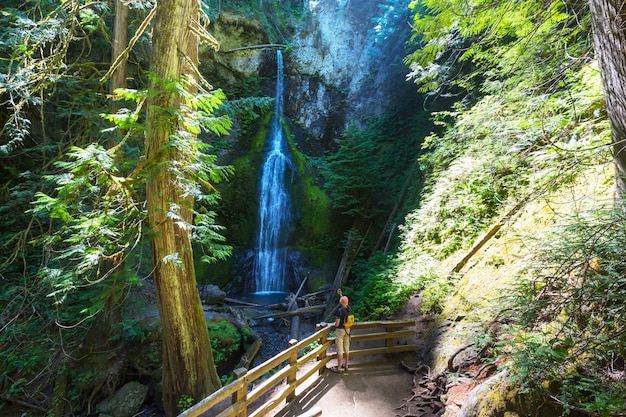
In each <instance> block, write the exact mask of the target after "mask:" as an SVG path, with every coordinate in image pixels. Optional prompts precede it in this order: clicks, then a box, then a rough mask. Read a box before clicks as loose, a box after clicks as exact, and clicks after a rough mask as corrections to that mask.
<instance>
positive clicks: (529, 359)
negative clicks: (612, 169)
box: [500, 206, 626, 415]
mask: <svg viewBox="0 0 626 417" xmlns="http://www.w3.org/2000/svg"><path fill="white" fill-rule="evenodd" d="M625 213H626V212H625V211H624V207H622V206H618V207H616V208H615V209H613V210H603V211H602V210H596V211H594V212H591V213H582V214H581V215H579V216H577V217H575V218H571V219H566V220H564V221H562V222H560V223H559V224H556V225H555V226H554V227H553V228H552V229H551V230H550V231H549V233H548V236H546V237H544V238H543V239H542V242H544V245H543V246H544V248H543V250H542V251H541V254H540V256H539V257H537V258H536V259H535V263H534V268H533V269H532V270H531V271H528V273H527V274H525V275H524V276H521V277H519V279H518V287H517V291H516V292H515V293H514V294H515V296H514V297H512V298H511V304H510V305H509V306H510V307H511V308H512V314H511V315H510V317H511V319H512V320H513V322H514V326H513V327H511V328H509V329H508V330H509V331H508V332H507V337H506V338H504V339H503V340H502V341H501V343H500V345H501V347H502V349H504V350H506V351H507V355H511V356H512V357H513V359H514V361H513V362H512V363H511V366H510V369H511V372H512V374H513V376H514V378H515V381H517V382H518V383H519V384H520V386H521V387H523V388H524V389H526V390H534V391H540V392H544V391H545V386H546V385H547V384H552V383H554V382H557V381H558V384H559V390H558V393H557V394H556V397H557V398H558V399H559V401H560V402H561V403H562V404H563V405H564V406H565V407H566V408H569V407H572V408H573V407H576V408H581V409H585V410H587V411H589V412H592V413H600V414H601V415H609V414H610V413H623V412H624V411H625V410H624V408H623V407H624V404H625V403H626V397H625V391H624V388H626V383H625V382H624V379H623V376H622V377H619V371H618V372H617V373H616V371H617V370H618V369H623V367H624V363H626V355H625V352H624V346H625V343H626V278H625V276H626V275H625V274H624V272H625V271H626V264H625V263H624V255H625V254H624V247H626V246H625V245H626V242H625V236H626V230H625V225H626V216H625ZM551 394H553V393H551ZM553 395H554V394H553Z"/></svg>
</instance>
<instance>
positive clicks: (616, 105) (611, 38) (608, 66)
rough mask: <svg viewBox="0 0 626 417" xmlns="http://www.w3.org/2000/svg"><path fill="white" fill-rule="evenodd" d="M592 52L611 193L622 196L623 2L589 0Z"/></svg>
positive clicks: (625, 175) (625, 192)
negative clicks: (607, 136) (605, 119)
mask: <svg viewBox="0 0 626 417" xmlns="http://www.w3.org/2000/svg"><path fill="white" fill-rule="evenodd" d="M589 7H590V9H591V18H592V20H591V21H592V25H593V41H594V48H595V54H596V57H597V58H598V62H599V64H600V74H601V75H602V83H603V87H604V97H605V100H606V110H607V114H608V116H609V121H610V123H611V133H612V135H613V162H614V164H615V196H616V198H617V199H618V200H620V199H622V198H624V196H626V53H625V52H624V51H626V3H624V1H623V0H589Z"/></svg>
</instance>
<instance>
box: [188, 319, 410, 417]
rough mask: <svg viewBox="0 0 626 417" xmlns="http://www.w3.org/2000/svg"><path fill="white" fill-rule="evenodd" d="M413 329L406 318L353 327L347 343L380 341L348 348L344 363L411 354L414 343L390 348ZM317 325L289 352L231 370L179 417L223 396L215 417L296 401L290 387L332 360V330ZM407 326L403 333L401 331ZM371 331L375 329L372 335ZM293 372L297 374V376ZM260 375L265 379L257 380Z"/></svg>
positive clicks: (253, 416) (242, 416) (194, 414)
mask: <svg viewBox="0 0 626 417" xmlns="http://www.w3.org/2000/svg"><path fill="white" fill-rule="evenodd" d="M414 326H415V322H414V321H411V320H409V321H372V322H357V323H355V324H354V326H353V327H352V330H351V336H350V342H351V344H354V343H356V342H365V341H374V340H384V341H385V343H384V346H382V347H374V348H368V349H354V348H352V346H351V349H350V359H352V358H354V357H359V356H367V355H381V354H383V355H389V354H395V353H402V352H411V351H415V345H414V344H412V343H406V344H400V345H397V344H396V340H397V339H400V338H406V337H412V336H413V335H414V334H415V327H414ZM317 327H318V329H317V331H316V332H315V333H314V334H312V335H311V336H309V337H307V338H306V339H304V340H301V341H299V342H297V341H291V342H290V346H289V348H287V349H286V350H284V351H282V352H281V353H280V354H278V355H276V356H274V357H273V358H271V359H269V360H267V361H265V362H264V363H262V364H261V365H259V366H257V367H255V368H253V369H250V370H247V369H245V368H240V369H237V370H235V372H234V373H235V378H236V379H235V380H234V381H233V382H231V383H230V384H228V385H226V386H224V387H223V388H221V389H220V390H218V391H216V392H214V393H213V394H211V395H210V396H208V397H206V398H205V399H203V400H202V401H200V402H199V403H197V404H196V405H194V406H193V407H191V408H190V409H188V410H187V411H185V412H184V413H182V414H180V415H179V417H198V416H200V415H202V414H203V413H205V412H207V411H208V410H211V409H212V408H213V407H215V406H217V405H218V404H221V403H224V402H226V401H227V400H228V399H229V398H230V405H229V406H226V408H225V409H224V410H222V411H221V412H220V413H219V414H218V415H217V417H248V416H249V417H258V416H264V415H266V414H267V413H269V412H270V411H271V410H273V409H275V408H277V407H279V406H281V405H282V404H283V401H286V402H290V401H291V400H293V399H294V398H295V397H296V395H295V393H296V389H297V388H298V387H299V386H300V385H301V384H302V383H303V382H305V381H307V380H308V379H309V378H310V377H312V376H313V375H315V374H317V377H319V376H320V375H322V372H323V371H324V369H325V368H326V364H327V363H328V362H329V361H330V360H331V359H333V358H335V357H336V353H334V352H333V353H332V354H328V348H329V347H331V346H332V345H333V344H334V338H332V337H329V334H330V332H331V331H333V328H332V327H329V326H326V325H324V326H322V325H318V326H317ZM407 327H409V329H402V328H407ZM374 329H381V330H379V331H372V330H374ZM361 330H367V332H361ZM309 362H310V363H311V364H312V366H307V367H306V368H305V367H304V365H305V364H308V363H309ZM298 370H302V371H303V372H300V373H298ZM270 374H271V375H270ZM268 375H270V376H268ZM262 377H266V378H265V379H263V380H261V378H262ZM284 381H286V386H285V388H284V389H283V390H282V391H281V392H280V394H279V395H276V394H275V396H274V397H272V398H271V399H270V400H269V401H266V402H265V403H264V404H262V405H261V406H259V407H257V408H256V409H254V410H253V411H251V412H250V414H248V407H249V406H250V405H252V404H253V403H254V402H255V401H256V400H258V399H259V398H260V397H261V396H262V395H264V394H266V393H268V392H269V391H270V390H272V389H274V388H276V387H277V386H278V385H279V384H281V383H283V382H284ZM249 387H250V388H249Z"/></svg>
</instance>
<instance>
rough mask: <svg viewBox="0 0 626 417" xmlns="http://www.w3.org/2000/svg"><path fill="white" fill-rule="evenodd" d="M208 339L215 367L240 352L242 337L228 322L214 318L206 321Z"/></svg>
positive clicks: (220, 318)
mask: <svg viewBox="0 0 626 417" xmlns="http://www.w3.org/2000/svg"><path fill="white" fill-rule="evenodd" d="M208 330H209V338H210V339H211V348H212V349H213V358H214V360H215V363H216V365H220V364H223V363H225V362H227V361H229V360H231V359H232V358H233V356H234V355H235V354H236V353H238V352H240V350H241V346H242V341H243V338H242V335H241V334H240V333H239V330H238V329H237V327H235V325H233V324H232V323H231V322H230V321H228V320H226V319H224V318H222V317H219V316H218V317H215V318H212V319H210V320H209V321H208Z"/></svg>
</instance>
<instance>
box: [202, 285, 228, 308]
mask: <svg viewBox="0 0 626 417" xmlns="http://www.w3.org/2000/svg"><path fill="white" fill-rule="evenodd" d="M198 293H199V294H200V300H201V301H202V304H207V305H215V304H222V303H223V302H224V299H225V298H226V293H225V292H224V291H222V290H221V289H220V287H218V286H217V285H211V284H209V285H198Z"/></svg>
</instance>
